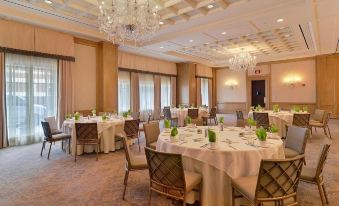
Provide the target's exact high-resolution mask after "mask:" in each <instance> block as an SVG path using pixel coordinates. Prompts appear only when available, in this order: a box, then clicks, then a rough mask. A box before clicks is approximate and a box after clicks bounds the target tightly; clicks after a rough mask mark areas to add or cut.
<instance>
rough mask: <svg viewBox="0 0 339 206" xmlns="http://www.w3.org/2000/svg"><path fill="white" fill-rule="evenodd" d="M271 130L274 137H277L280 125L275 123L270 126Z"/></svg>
mask: <svg viewBox="0 0 339 206" xmlns="http://www.w3.org/2000/svg"><path fill="white" fill-rule="evenodd" d="M270 132H271V133H272V138H276V137H277V135H278V132H279V129H278V127H277V126H276V125H275V124H272V125H271V126H270Z"/></svg>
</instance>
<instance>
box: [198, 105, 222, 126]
mask: <svg viewBox="0 0 339 206" xmlns="http://www.w3.org/2000/svg"><path fill="white" fill-rule="evenodd" d="M202 119H203V124H204V125H208V120H211V119H212V120H213V119H214V123H215V124H218V120H217V108H216V107H212V108H211V109H210V113H209V114H208V116H206V117H202Z"/></svg>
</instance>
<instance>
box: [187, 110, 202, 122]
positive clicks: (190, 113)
mask: <svg viewBox="0 0 339 206" xmlns="http://www.w3.org/2000/svg"><path fill="white" fill-rule="evenodd" d="M187 116H189V117H191V118H192V119H197V118H198V117H199V109H198V108H188V112H187Z"/></svg>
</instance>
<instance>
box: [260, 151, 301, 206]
mask: <svg viewBox="0 0 339 206" xmlns="http://www.w3.org/2000/svg"><path fill="white" fill-rule="evenodd" d="M304 158H305V156H304V155H299V156H297V157H295V158H291V159H284V160H262V161H261V165H260V170H259V176H258V182H257V186H256V192H255V202H256V204H255V205H260V203H263V202H266V201H268V202H271V203H275V204H274V205H279V206H280V205H281V206H282V205H297V204H293V203H291V202H290V201H291V198H293V200H294V203H297V200H296V195H297V189H298V183H299V179H300V175H301V170H302V166H303V164H304ZM285 201H288V202H289V204H286V203H285ZM272 205H273V204H272Z"/></svg>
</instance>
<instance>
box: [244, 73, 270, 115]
mask: <svg viewBox="0 0 339 206" xmlns="http://www.w3.org/2000/svg"><path fill="white" fill-rule="evenodd" d="M253 80H265V95H266V96H265V97H266V101H265V109H269V108H270V106H271V89H270V88H271V76H270V75H262V76H249V75H247V81H246V84H247V102H248V110H249V109H250V108H251V105H252V81H253Z"/></svg>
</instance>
